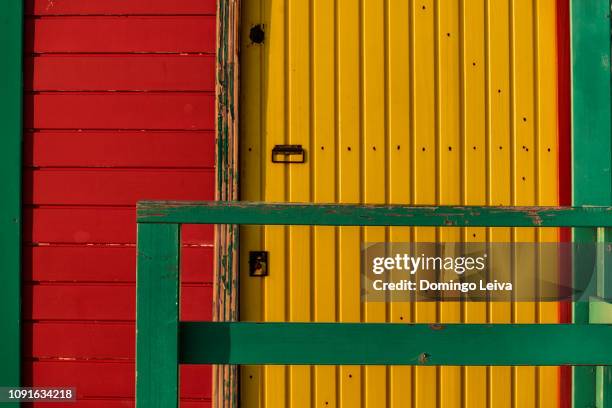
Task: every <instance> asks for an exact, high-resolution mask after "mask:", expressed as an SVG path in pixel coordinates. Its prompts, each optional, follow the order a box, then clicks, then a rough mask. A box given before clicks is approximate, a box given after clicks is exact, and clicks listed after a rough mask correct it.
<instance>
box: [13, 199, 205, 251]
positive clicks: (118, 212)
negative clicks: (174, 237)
mask: <svg viewBox="0 0 612 408" xmlns="http://www.w3.org/2000/svg"><path fill="white" fill-rule="evenodd" d="M23 216H24V229H23V235H24V240H25V241H26V242H33V243H44V244H47V243H78V244H135V243H136V210H135V209H134V208H116V207H97V208H91V207H43V208H31V207H30V208H28V207H26V208H24V214H23ZM181 230H182V237H181V239H182V242H183V244H189V245H212V243H213V226H211V225H184V226H183V227H182V229H181Z"/></svg>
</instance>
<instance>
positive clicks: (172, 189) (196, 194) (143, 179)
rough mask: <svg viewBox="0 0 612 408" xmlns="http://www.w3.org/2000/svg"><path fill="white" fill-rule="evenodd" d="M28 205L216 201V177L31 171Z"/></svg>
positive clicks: (205, 172)
mask: <svg viewBox="0 0 612 408" xmlns="http://www.w3.org/2000/svg"><path fill="white" fill-rule="evenodd" d="M23 178H24V179H25V182H26V185H30V186H33V189H26V190H25V191H24V197H23V201H24V204H34V205H116V206H120V205H132V206H135V205H136V203H137V202H138V200H140V199H142V198H151V199H156V198H158V199H159V198H163V197H175V198H178V199H186V200H198V199H203V200H212V199H214V196H215V173H214V170H213V169H204V170H166V171H164V170H143V169H138V170H136V169H134V170H85V169H83V170H56V169H51V170H31V169H27V170H25V171H24V173H23Z"/></svg>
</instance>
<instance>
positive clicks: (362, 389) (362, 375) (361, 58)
mask: <svg viewBox="0 0 612 408" xmlns="http://www.w3.org/2000/svg"><path fill="white" fill-rule="evenodd" d="M364 1H367V0H359V146H360V147H359V202H360V203H364V199H365V191H364V180H365V174H364V164H365V149H364V143H363V142H364V139H365V138H364V112H365V107H364V83H363V81H364V71H363V63H364V42H365V39H364V32H363V25H364V23H363V11H364V7H365V6H364ZM363 239H364V228H363V227H359V242H360V243H361V242H363ZM359 321H360V322H364V321H365V308H364V304H363V302H360V304H359ZM359 371H360V375H359V378H360V381H361V387H360V394H361V395H360V402H361V405H362V406H364V405H365V401H366V395H365V387H366V386H367V384H366V382H365V368H364V366H360V368H359Z"/></svg>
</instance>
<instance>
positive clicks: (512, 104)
mask: <svg viewBox="0 0 612 408" xmlns="http://www.w3.org/2000/svg"><path fill="white" fill-rule="evenodd" d="M508 5H509V7H510V9H509V14H508V18H509V20H510V21H509V22H508V28H509V30H510V32H509V37H508V38H509V40H510V47H509V53H510V55H509V62H510V64H509V65H510V75H509V80H510V86H509V92H510V104H509V109H510V121H509V124H510V146H509V147H510V157H511V160H510V203H511V204H512V205H516V186H515V183H516V165H515V163H516V134H515V119H516V118H515V116H516V114H515V92H514V84H515V81H514V79H515V78H514V76H515V72H514V49H515V42H514V22H515V21H514V0H510V1H509V3H508ZM510 236H511V240H512V242H516V229H515V228H512V229H511V233H510ZM510 269H511V271H512V272H511V276H512V281H514V282H516V265H515V261H514V256H512V257H511V267H510ZM510 321H511V322H512V323H516V313H515V308H514V306H511V307H510ZM510 372H511V374H510V383H511V387H510V397H511V399H512V402H511V406H512V407H513V408H516V368H512V369H511V370H510Z"/></svg>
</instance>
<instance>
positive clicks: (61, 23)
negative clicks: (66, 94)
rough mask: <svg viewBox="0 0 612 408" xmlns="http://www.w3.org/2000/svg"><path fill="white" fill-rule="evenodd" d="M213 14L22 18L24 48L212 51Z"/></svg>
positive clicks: (93, 51) (178, 51) (54, 50)
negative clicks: (23, 23)
mask: <svg viewBox="0 0 612 408" xmlns="http://www.w3.org/2000/svg"><path fill="white" fill-rule="evenodd" d="M215 31H216V21H215V17H214V16H187V17H166V16H164V17H43V18H35V19H32V18H27V19H26V21H25V43H24V49H25V51H26V52H36V53H48V52H86V53H103V52H175V53H180V52H202V53H214V52H215Z"/></svg>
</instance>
